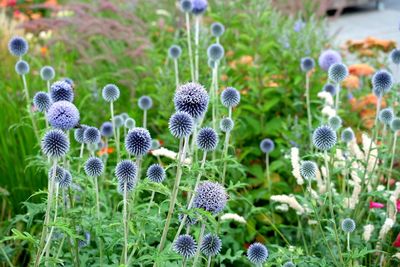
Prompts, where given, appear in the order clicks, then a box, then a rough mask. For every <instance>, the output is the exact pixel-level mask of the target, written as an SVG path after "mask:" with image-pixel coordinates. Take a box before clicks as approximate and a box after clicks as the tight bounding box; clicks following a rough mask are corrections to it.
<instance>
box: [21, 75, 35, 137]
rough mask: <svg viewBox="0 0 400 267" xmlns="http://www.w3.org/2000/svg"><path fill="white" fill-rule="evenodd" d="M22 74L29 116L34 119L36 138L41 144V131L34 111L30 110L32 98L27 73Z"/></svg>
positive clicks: (33, 125)
mask: <svg viewBox="0 0 400 267" xmlns="http://www.w3.org/2000/svg"><path fill="white" fill-rule="evenodd" d="M21 76H22V82H23V84H24V93H25V98H26V109H27V111H28V113H29V117H30V118H31V121H32V128H33V132H34V133H35V136H36V139H37V140H38V143H39V144H40V137H39V131H38V128H37V125H36V121H35V118H34V117H33V113H32V112H31V110H30V106H31V104H30V101H31V98H30V97H29V91H28V85H27V83H26V78H25V75H21Z"/></svg>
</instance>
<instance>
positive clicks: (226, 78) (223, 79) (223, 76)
mask: <svg viewBox="0 0 400 267" xmlns="http://www.w3.org/2000/svg"><path fill="white" fill-rule="evenodd" d="M227 80H228V75H226V74H222V75H221V81H223V82H226V81H227Z"/></svg>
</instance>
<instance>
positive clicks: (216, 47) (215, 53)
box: [207, 44, 225, 61]
mask: <svg viewBox="0 0 400 267" xmlns="http://www.w3.org/2000/svg"><path fill="white" fill-rule="evenodd" d="M224 54H225V50H224V48H223V47H222V45H220V44H212V45H210V46H209V47H208V48H207V55H208V58H209V59H211V60H214V61H219V60H221V59H222V58H223V57H224Z"/></svg>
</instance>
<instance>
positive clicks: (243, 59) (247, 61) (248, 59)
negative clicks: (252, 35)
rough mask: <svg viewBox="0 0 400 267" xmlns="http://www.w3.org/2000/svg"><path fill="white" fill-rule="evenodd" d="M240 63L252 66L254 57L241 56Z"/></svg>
mask: <svg viewBox="0 0 400 267" xmlns="http://www.w3.org/2000/svg"><path fill="white" fill-rule="evenodd" d="M239 62H240V64H242V65H248V66H252V65H253V63H254V59H253V57H252V56H242V57H241V58H240V60H239Z"/></svg>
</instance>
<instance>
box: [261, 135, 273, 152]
mask: <svg viewBox="0 0 400 267" xmlns="http://www.w3.org/2000/svg"><path fill="white" fill-rule="evenodd" d="M260 149H261V151H262V152H263V153H267V154H268V153H271V152H272V150H274V149H275V144H274V141H272V140H271V139H269V138H265V139H263V140H262V141H261V143H260Z"/></svg>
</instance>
